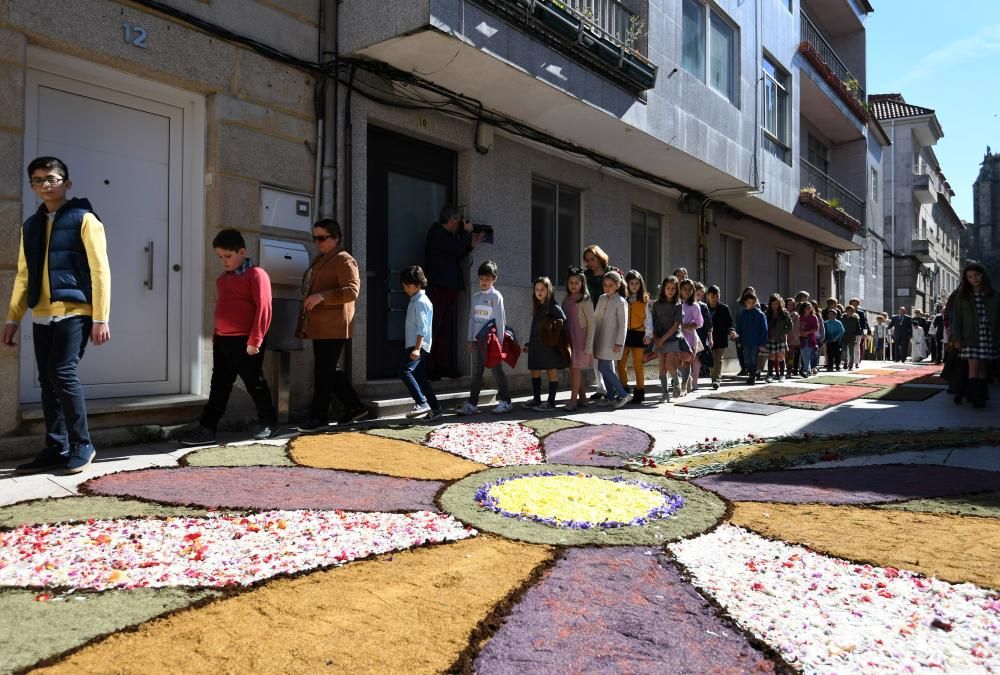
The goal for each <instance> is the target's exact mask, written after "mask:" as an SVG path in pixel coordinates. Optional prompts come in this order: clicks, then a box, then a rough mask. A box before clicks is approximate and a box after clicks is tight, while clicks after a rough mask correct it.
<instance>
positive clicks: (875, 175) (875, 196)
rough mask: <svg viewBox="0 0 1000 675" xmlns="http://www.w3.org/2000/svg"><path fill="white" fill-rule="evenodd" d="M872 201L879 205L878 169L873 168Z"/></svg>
mask: <svg viewBox="0 0 1000 675" xmlns="http://www.w3.org/2000/svg"><path fill="white" fill-rule="evenodd" d="M872 201H873V202H876V203H878V169H876V168H875V167H872Z"/></svg>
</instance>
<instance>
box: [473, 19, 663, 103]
mask: <svg viewBox="0 0 1000 675" xmlns="http://www.w3.org/2000/svg"><path fill="white" fill-rule="evenodd" d="M474 1H475V2H476V3H478V4H480V5H485V6H486V7H488V8H489V9H490V10H492V11H493V12H495V13H497V14H499V15H501V16H503V17H505V18H507V19H509V20H510V21H512V22H514V23H517V24H519V25H521V26H523V27H524V28H525V29H527V30H528V31H529V32H531V33H533V34H534V35H536V36H538V37H540V38H542V39H544V40H545V41H546V42H548V43H549V44H553V45H555V46H557V48H558V49H560V50H561V51H563V52H565V53H567V54H570V55H572V56H573V57H574V58H576V59H577V60H579V61H581V62H583V63H585V64H587V65H588V66H590V67H592V68H595V69H597V70H598V71H599V72H601V73H603V74H604V75H605V76H607V77H609V78H610V79H613V80H615V81H616V82H619V83H621V84H623V85H625V86H626V87H627V88H628V89H632V90H637V91H645V90H647V89H652V88H653V86H654V85H655V84H656V71H657V67H656V65H655V64H654V63H653V62H651V61H650V60H649V59H647V58H646V57H644V56H643V55H642V54H641V53H640V50H639V48H640V46H641V45H640V44H639V42H640V40H641V37H642V35H643V34H644V26H643V23H642V21H641V20H640V18H639V17H638V16H637V15H635V14H633V13H632V12H630V11H629V10H628V9H626V8H625V6H624V5H622V4H621V2H620V1H619V0H474Z"/></svg>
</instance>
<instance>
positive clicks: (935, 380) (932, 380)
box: [910, 375, 948, 385]
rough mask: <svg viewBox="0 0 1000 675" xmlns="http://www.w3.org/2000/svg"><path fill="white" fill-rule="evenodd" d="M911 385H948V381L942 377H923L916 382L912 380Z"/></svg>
mask: <svg viewBox="0 0 1000 675" xmlns="http://www.w3.org/2000/svg"><path fill="white" fill-rule="evenodd" d="M910 382H911V384H939V385H945V384H948V380H946V379H944V378H943V377H941V376H940V375H923V376H921V377H918V378H917V379H915V380H910Z"/></svg>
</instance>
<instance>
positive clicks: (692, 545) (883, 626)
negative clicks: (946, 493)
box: [668, 524, 1000, 673]
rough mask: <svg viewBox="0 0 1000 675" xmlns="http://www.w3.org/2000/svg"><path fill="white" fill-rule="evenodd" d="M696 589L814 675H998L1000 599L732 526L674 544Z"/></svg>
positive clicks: (970, 586)
mask: <svg viewBox="0 0 1000 675" xmlns="http://www.w3.org/2000/svg"><path fill="white" fill-rule="evenodd" d="M668 548H669V549H670V551H671V552H672V553H673V555H674V556H675V557H676V559H677V560H678V561H679V562H680V563H682V564H683V565H684V566H685V567H687V569H688V571H689V572H690V574H691V576H692V581H693V583H694V584H695V586H697V587H698V588H700V589H702V590H704V591H705V592H707V593H708V594H709V595H711V596H712V597H714V598H715V599H716V600H717V601H718V602H719V604H721V605H722V606H723V607H724V608H725V609H726V611H727V613H728V614H729V615H730V616H731V617H733V619H735V620H736V621H737V622H738V623H739V624H740V625H741V626H743V627H744V628H745V629H747V630H749V631H750V632H751V633H753V634H754V635H756V636H757V637H759V638H761V639H762V640H764V641H765V642H767V643H768V644H769V645H771V646H772V647H774V648H775V649H776V650H777V651H778V652H780V653H781V655H782V656H783V657H784V658H785V659H786V660H787V661H788V662H789V663H791V664H792V665H794V666H795V667H797V668H801V669H802V670H803V671H805V672H810V673H813V672H814V673H847V672H866V673H870V672H885V673H917V672H938V673H940V672H955V673H958V672H963V673H967V672H1000V598H998V596H997V594H996V593H995V592H992V591H989V590H986V589H983V588H979V587H978V586H975V585H973V584H960V585H954V584H949V583H947V582H944V581H939V580H937V579H933V578H932V579H928V578H926V577H922V576H920V575H918V574H914V573H912V572H906V571H901V570H896V569H893V568H890V567H885V568H883V567H872V566H871V565H858V564H856V563H852V562H848V561H846V560H841V559H838V558H831V557H828V556H824V555H819V554H817V553H814V552H812V551H810V550H808V549H806V548H804V547H801V546H792V545H789V544H786V543H783V542H777V541H772V540H770V539H765V538H764V537H761V536H759V535H757V534H754V533H752V532H748V531H747V530H744V529H742V528H739V527H734V526H732V525H728V524H724V525H722V526H720V527H719V528H718V529H716V530H715V531H714V532H710V533H709V534H705V535H702V536H701V537H697V538H695V539H688V540H686V541H680V542H677V543H674V544H671V545H670V546H669V547H668Z"/></svg>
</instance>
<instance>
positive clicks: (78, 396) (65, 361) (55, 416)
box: [32, 316, 94, 455]
mask: <svg viewBox="0 0 1000 675" xmlns="http://www.w3.org/2000/svg"><path fill="white" fill-rule="evenodd" d="M93 325H94V324H93V321H92V320H91V318H90V317H89V316H73V317H69V318H66V319H62V320H61V321H54V322H52V323H48V324H38V323H36V324H33V325H32V336H33V337H34V339H35V363H36V365H37V366H38V382H39V384H40V385H41V387H42V412H43V413H44V414H45V445H46V447H48V448H49V449H50V450H54V451H56V452H60V453H62V454H64V455H65V454H68V453H69V452H70V450H71V449H75V448H81V447H86V446H91V443H90V430H89V429H88V427H87V402H86V400H85V399H84V397H83V385H82V384H80V376H79V375H78V374H77V372H76V369H77V366H79V365H80V359H81V358H83V350H84V349H86V347H87V342H88V341H89V340H90V329H91V327H92V326H93ZM91 447H92V446H91Z"/></svg>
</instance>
